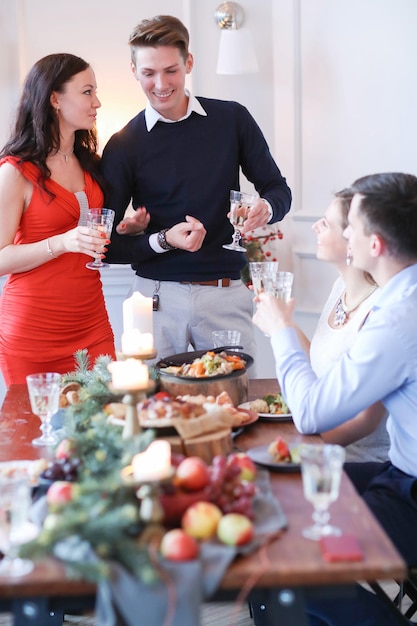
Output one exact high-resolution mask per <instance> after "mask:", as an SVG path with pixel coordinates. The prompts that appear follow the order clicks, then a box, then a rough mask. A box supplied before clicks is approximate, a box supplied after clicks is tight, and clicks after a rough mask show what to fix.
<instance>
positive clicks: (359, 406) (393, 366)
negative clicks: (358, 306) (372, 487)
mask: <svg viewBox="0 0 417 626" xmlns="http://www.w3.org/2000/svg"><path fill="white" fill-rule="evenodd" d="M416 311H417V266H412V267H411V268H407V269H406V270H403V272H401V273H400V275H397V276H396V277H394V278H393V279H391V281H390V282H389V283H388V284H387V285H386V286H385V287H384V288H383V289H381V294H380V297H379V298H378V300H377V302H376V305H375V307H374V309H373V311H372V312H371V314H370V315H369V317H368V319H367V320H366V322H365V324H364V326H363V328H362V329H361V330H360V331H359V333H358V337H357V339H356V341H355V343H354V345H353V346H352V348H351V349H350V350H349V351H348V352H347V353H345V354H344V355H343V356H342V357H341V359H340V360H339V361H338V362H337V363H336V364H335V365H334V367H332V368H331V370H330V371H328V372H327V373H326V374H325V375H324V376H322V377H320V378H317V376H316V375H315V374H314V372H313V370H312V368H311V366H310V363H309V361H308V358H307V356H306V355H305V353H304V352H303V350H302V349H301V347H300V344H299V342H298V338H297V335H296V331H295V329H294V328H285V329H283V330H281V331H279V332H277V333H275V334H274V335H273V337H272V338H271V345H272V348H273V351H274V356H275V361H276V373H277V378H278V381H279V383H280V385H281V389H282V392H283V395H284V397H285V399H286V402H287V404H288V405H289V407H290V408H291V412H292V415H293V420H294V423H295V425H296V427H297V429H298V430H299V431H300V432H302V433H317V432H323V431H325V430H329V429H330V428H334V427H335V426H338V425H339V424H341V423H343V422H345V421H346V420H348V419H350V418H351V417H353V416H355V415H356V414H357V413H359V411H361V410H363V409H365V408H367V407H368V406H370V405H371V404H373V403H374V402H376V401H378V400H382V402H383V403H384V405H385V407H386V408H387V410H388V411H389V413H390V414H391V418H390V420H391V421H392V423H391V424H389V427H388V430H389V432H390V437H391V452H390V457H391V460H392V462H393V463H395V464H396V465H397V467H399V468H400V469H402V470H403V471H406V472H407V473H412V474H414V475H416V474H417V455H416V454H415V450H416V449H417V324H416V321H415V318H416Z"/></svg>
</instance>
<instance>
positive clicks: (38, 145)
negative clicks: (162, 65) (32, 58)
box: [0, 54, 115, 386]
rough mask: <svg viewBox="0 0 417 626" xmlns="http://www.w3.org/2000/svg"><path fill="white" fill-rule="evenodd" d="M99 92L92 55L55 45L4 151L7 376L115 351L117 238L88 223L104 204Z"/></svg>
mask: <svg viewBox="0 0 417 626" xmlns="http://www.w3.org/2000/svg"><path fill="white" fill-rule="evenodd" d="M100 106H101V104H100V101H99V99H98V98H97V95H96V81H95V76H94V72H93V70H92V69H91V67H90V66H89V65H88V63H86V62H85V61H84V60H83V59H80V58H79V57H76V56H74V55H71V54H51V55H49V56H46V57H44V58H43V59H41V60H40V61H38V62H37V63H36V64H35V65H34V66H33V68H32V69H31V70H30V72H29V74H28V76H27V78H26V82H25V85H24V87H23V93H22V96H21V100H20V104H19V107H18V110H17V116H16V123H15V128H14V131H13V133H12V136H11V138H10V139H9V141H8V142H7V143H6V145H5V146H4V148H3V149H2V150H1V152H0V222H1V230H0V275H5V274H8V275H9V276H8V278H7V281H6V283H5V286H4V288H3V293H2V295H1V298H0V367H1V370H2V374H3V377H4V380H5V382H6V385H7V386H8V385H10V384H11V383H24V382H25V377H26V375H27V374H31V373H36V372H38V371H39V372H40V371H56V372H60V373H65V372H68V371H71V370H73V369H74V352H75V351H76V350H79V349H87V350H88V353H89V357H90V362H91V364H93V363H94V360H95V359H96V357H97V356H99V355H101V354H108V355H110V356H111V358H115V354H114V339H113V332H112V329H111V326H110V322H109V318H108V314H107V310H106V306H105V302H104V296H103V290H102V284H101V280H100V272H98V271H94V270H93V271H92V270H89V269H87V268H86V266H85V264H86V262H87V261H88V260H89V258H90V257H93V258H98V257H103V256H104V252H105V251H106V247H105V246H106V244H108V243H109V241H108V240H107V239H106V236H105V235H104V234H103V233H99V232H97V231H93V230H90V229H89V228H87V227H86V226H85V225H83V224H85V212H86V210H87V209H88V208H89V207H90V208H97V207H102V206H103V191H102V187H103V185H104V183H103V182H102V180H101V178H100V174H99V171H98V165H99V156H98V155H97V139H96V132H95V121H96V115H97V109H98V107H100Z"/></svg>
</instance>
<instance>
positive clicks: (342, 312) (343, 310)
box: [334, 285, 377, 326]
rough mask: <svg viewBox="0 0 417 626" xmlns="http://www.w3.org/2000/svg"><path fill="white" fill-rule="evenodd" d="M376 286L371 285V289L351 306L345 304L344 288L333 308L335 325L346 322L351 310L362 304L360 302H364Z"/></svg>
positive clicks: (341, 324)
mask: <svg viewBox="0 0 417 626" xmlns="http://www.w3.org/2000/svg"><path fill="white" fill-rule="evenodd" d="M376 288H377V285H375V286H374V287H372V289H370V290H369V291H367V292H366V293H365V294H364V295H363V296H362V298H360V300H359V301H358V302H356V303H355V304H354V305H353V306H351V307H348V306H347V304H346V289H345V290H344V292H343V293H342V295H341V296H340V298H339V300H338V301H337V303H336V309H335V312H334V325H335V326H343V325H344V324H346V322H347V320H348V317H349V315H350V314H351V313H352V312H353V311H355V310H356V309H357V308H358V307H359V306H360V305H361V304H362V302H365V300H366V299H367V298H369V296H370V295H371V294H372V293H374V291H375V290H376Z"/></svg>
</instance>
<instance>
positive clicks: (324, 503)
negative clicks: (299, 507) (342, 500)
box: [300, 444, 345, 541]
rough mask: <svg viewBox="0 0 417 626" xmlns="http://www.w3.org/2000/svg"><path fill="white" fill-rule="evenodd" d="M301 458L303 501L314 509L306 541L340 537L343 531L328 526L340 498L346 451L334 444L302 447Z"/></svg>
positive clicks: (304, 534)
mask: <svg viewBox="0 0 417 626" xmlns="http://www.w3.org/2000/svg"><path fill="white" fill-rule="evenodd" d="M300 456H301V472H302V476H303V487H304V497H305V498H306V500H308V501H309V502H311V503H312V505H313V507H314V513H313V520H314V524H313V525H312V526H309V527H307V528H304V529H303V530H302V535H303V537H306V538H307V539H313V540H314V541H319V539H320V538H321V537H324V536H327V535H340V534H341V533H342V531H341V530H340V528H337V527H336V526H331V525H330V524H329V520H330V513H329V511H328V508H329V506H330V504H331V503H332V502H334V501H335V500H337V498H338V497H339V486H340V479H341V476H342V467H343V462H344V460H345V449H344V448H342V446H338V445H331V444H302V445H301V446H300Z"/></svg>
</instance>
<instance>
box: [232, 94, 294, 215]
mask: <svg viewBox="0 0 417 626" xmlns="http://www.w3.org/2000/svg"><path fill="white" fill-rule="evenodd" d="M236 106H237V109H238V117H239V127H238V132H239V142H240V152H241V154H240V164H241V167H242V172H243V173H244V175H245V176H246V178H247V179H248V180H249V181H250V182H251V183H252V184H253V185H254V186H255V189H256V191H257V192H258V193H259V195H260V196H261V198H265V199H266V200H268V202H269V203H270V204H271V207H272V209H273V213H274V214H273V218H272V220H271V222H272V223H275V222H278V221H280V220H282V219H283V218H284V217H285V215H286V214H287V213H288V211H289V210H290V207H291V200H292V195H291V190H290V188H289V187H288V185H287V182H286V180H285V178H284V177H283V176H282V174H281V172H280V170H279V168H278V166H277V164H276V163H275V161H274V159H273V158H272V155H271V152H270V150H269V147H268V144H267V142H266V140H265V137H264V136H263V133H262V131H261V129H260V128H259V126H258V124H257V123H256V121H255V120H254V118H253V117H252V116H251V114H250V113H249V111H248V110H247V109H246V108H245V107H244V106H242V105H240V104H238V103H236Z"/></svg>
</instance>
